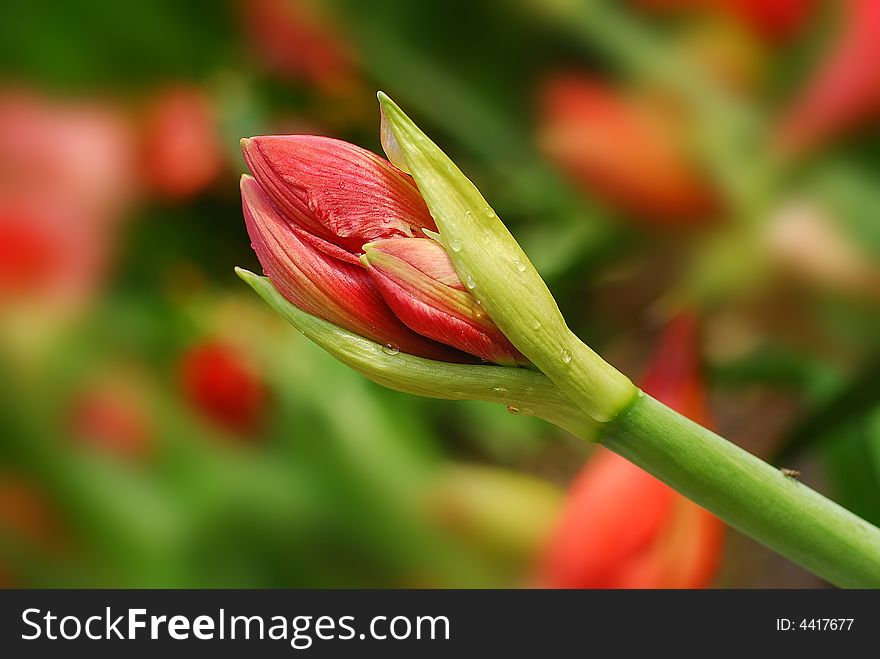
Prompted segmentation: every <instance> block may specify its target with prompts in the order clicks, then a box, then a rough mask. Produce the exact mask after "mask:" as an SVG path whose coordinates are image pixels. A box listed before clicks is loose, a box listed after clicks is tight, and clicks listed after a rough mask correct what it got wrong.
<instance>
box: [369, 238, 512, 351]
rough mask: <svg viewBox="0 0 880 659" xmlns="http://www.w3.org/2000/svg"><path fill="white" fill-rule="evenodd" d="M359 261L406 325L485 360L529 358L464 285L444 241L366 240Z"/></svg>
mask: <svg viewBox="0 0 880 659" xmlns="http://www.w3.org/2000/svg"><path fill="white" fill-rule="evenodd" d="M361 261H362V262H363V263H364V265H365V266H366V268H367V271H368V272H369V273H370V276H371V277H372V278H373V282H374V283H375V284H376V288H378V290H379V292H380V293H381V294H382V297H383V298H385V301H386V302H387V303H388V306H390V307H391V309H392V310H393V311H394V313H395V314H396V315H397V317H398V318H400V319H401V320H402V321H403V322H404V323H406V325H407V326H408V327H410V328H411V329H413V330H415V331H416V332H418V333H419V334H421V335H423V336H427V337H429V338H432V339H436V340H437V341H443V342H444V343H447V344H448V345H451V346H454V347H456V348H459V349H460V350H463V351H465V352H467V353H470V354H472V355H476V356H477V357H480V358H481V359H483V360H485V361H487V362H494V363H496V364H508V365H513V364H516V363H527V360H526V358H525V357H523V356H522V355H521V354H520V353H519V351H518V350H517V349H516V348H514V347H513V345H511V343H510V341H508V340H507V338H506V337H505V336H504V334H502V333H501V331H500V330H499V329H498V328H497V327H496V326H495V323H493V322H492V320H491V319H490V318H489V316H488V315H486V312H485V310H484V309H483V307H482V305H481V304H480V302H479V301H478V300H476V299H475V298H474V297H473V296H472V295H471V294H470V293H469V292H468V290H467V285H466V284H462V282H461V280H460V279H459V278H458V275H457V274H456V272H455V268H453V267H452V261H450V260H449V255H448V254H447V253H446V250H445V249H444V248H443V246H442V245H440V244H439V243H437V242H436V241H434V240H425V239H423V238H386V239H383V240H377V241H374V242H372V243H367V244H366V245H364V255H363V256H362V257H361Z"/></svg>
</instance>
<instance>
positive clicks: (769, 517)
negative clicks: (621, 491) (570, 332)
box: [604, 394, 880, 588]
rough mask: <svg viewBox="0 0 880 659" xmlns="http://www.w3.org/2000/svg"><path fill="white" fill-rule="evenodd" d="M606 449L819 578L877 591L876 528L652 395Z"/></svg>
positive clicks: (622, 420) (629, 414) (617, 424)
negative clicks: (658, 400)
mask: <svg viewBox="0 0 880 659" xmlns="http://www.w3.org/2000/svg"><path fill="white" fill-rule="evenodd" d="M604 444H605V445H606V446H607V447H608V448H610V449H611V450H613V451H615V452H616V453H619V454H620V455H622V456H623V457H625V458H626V459H628V460H630V461H631V462H633V463H635V464H636V465H638V466H639V467H641V468H642V469H644V470H645V471H647V472H649V473H651V474H653V475H654V476H656V477H657V478H659V479H660V480H662V481H664V482H665V483H667V484H668V485H670V486H671V487H673V488H675V489H676V490H678V491H679V492H681V493H682V494H684V495H685V496H687V497H688V498H690V499H692V500H693V501H695V502H696V503H698V504H699V505H701V506H703V507H704V508H706V509H707V510H709V511H711V512H713V513H715V514H716V515H717V516H718V517H720V518H721V519H723V520H724V521H725V522H727V523H728V524H730V525H731V526H733V527H734V528H737V529H739V530H740V531H742V532H743V533H745V534H747V535H749V536H751V537H752V538H754V539H755V540H757V541H758V542H761V543H762V544H765V545H766V546H768V547H770V548H771V549H773V550H774V551H777V552H778V553H780V554H782V555H783V556H785V557H787V558H789V559H791V560H792V561H794V562H795V563H798V564H799V565H801V566H803V567H805V568H806V569H808V570H810V571H811V572H813V573H815V574H817V575H818V576H820V577H822V578H823V579H826V580H827V581H829V582H831V583H833V584H835V585H837V586H842V587H855V588H877V587H880V529H878V528H877V527H875V526H872V525H871V524H869V523H867V522H865V521H864V520H862V519H861V518H859V517H857V516H856V515H854V514H852V513H851V512H849V511H848V510H846V509H845V508H842V507H841V506H839V505H837V504H836V503H834V502H833V501H830V500H829V499H826V498H825V497H823V496H822V495H821V494H819V493H818V492H816V491H815V490H811V489H810V488H809V487H807V486H806V485H804V484H802V483H800V482H799V481H798V480H796V479H795V478H791V477H789V476H786V475H784V474H783V473H782V472H781V471H780V470H778V469H775V468H774V467H771V466H770V465H768V464H767V463H766V462H764V461H762V460H760V459H759V458H756V457H755V456H753V455H751V454H750V453H747V452H746V451H744V450H742V449H741V448H739V447H738V446H736V445H734V444H732V443H730V442H728V441H727V440H725V439H723V438H722V437H719V436H718V435H716V434H715V433H713V432H711V431H710V430H707V429H706V428H703V427H702V426H700V425H698V424H696V423H694V422H692V421H690V420H688V419H687V418H685V417H683V416H682V415H680V414H678V413H677V412H674V411H673V410H671V409H669V408H668V407H666V406H665V405H663V404H662V403H659V402H657V401H656V400H654V399H653V398H651V397H650V396H647V395H645V394H642V395H640V396H639V397H638V398H637V399H636V401H635V403H634V404H633V405H632V407H630V408H629V409H628V410H626V411H625V412H623V413H622V414H621V415H620V416H619V417H618V418H617V419H616V420H615V421H614V422H613V423H611V424H609V430H608V432H607V435H606V439H605V440H604Z"/></svg>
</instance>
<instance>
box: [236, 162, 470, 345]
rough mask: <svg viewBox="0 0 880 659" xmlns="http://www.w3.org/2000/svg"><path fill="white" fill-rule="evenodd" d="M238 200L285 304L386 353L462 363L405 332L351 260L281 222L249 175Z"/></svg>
mask: <svg viewBox="0 0 880 659" xmlns="http://www.w3.org/2000/svg"><path fill="white" fill-rule="evenodd" d="M241 198H242V208H243V211H244V217H245V222H246V224H247V229H248V233H249V234H250V237H251V242H252V244H253V247H254V250H255V251H256V253H257V257H258V258H259V260H260V263H261V264H262V266H263V269H264V270H265V271H266V274H267V275H268V276H269V278H270V279H271V280H272V283H273V284H274V285H275V286H276V287H277V288H278V290H279V291H280V292H281V294H282V295H284V297H285V298H287V299H288V300H289V301H290V302H292V303H293V304H295V305H297V306H298V307H300V308H301V309H303V310H305V311H308V312H309V313H311V314H313V315H315V316H319V317H320V318H324V319H325V320H328V321H330V322H331V323H334V324H335V325H339V326H341V327H345V328H347V329H350V330H352V331H353V332H355V333H357V334H360V335H361V336H364V337H367V338H369V339H372V340H373V341H376V342H377V343H381V344H383V345H386V346H388V347H389V349H393V350H402V351H403V352H407V353H409V354H413V355H419V356H422V357H428V358H430V359H438V360H442V361H462V360H463V358H464V355H462V354H461V353H458V352H457V351H455V350H453V349H451V348H447V347H446V346H442V345H440V344H438V343H435V342H433V341H431V340H429V339H426V338H424V337H422V336H420V335H418V334H416V333H415V332H413V331H412V330H410V329H409V328H407V327H406V326H405V325H404V324H403V323H402V322H401V321H400V320H398V319H397V318H396V317H395V316H394V313H393V312H392V311H391V309H390V308H389V307H388V305H387V304H385V301H384V300H383V299H382V296H381V294H380V293H379V291H378V290H377V288H376V287H375V286H374V284H373V281H372V278H371V277H370V275H369V274H368V273H367V271H366V270H365V269H364V268H363V266H362V265H361V264H360V263H358V261H357V258H356V257H354V256H353V255H351V254H350V253H349V252H346V251H345V250H344V249H342V248H340V247H337V246H336V245H333V244H332V243H329V242H327V241H325V240H324V239H322V238H320V237H318V236H315V235H313V234H310V233H309V232H308V230H307V229H305V228H303V227H301V226H298V225H297V224H296V222H291V221H289V220H288V219H287V218H285V217H283V216H282V215H281V214H280V213H279V211H278V210H277V209H276V207H275V206H274V205H273V203H272V202H271V201H270V200H269V197H268V196H267V195H266V194H265V193H264V192H263V189H262V188H261V187H260V186H259V185H258V184H257V182H256V181H255V180H254V179H252V178H250V177H248V176H244V177H242V180H241ZM361 203H362V204H365V203H368V200H363V201H361ZM425 240H426V241H427V239H425Z"/></svg>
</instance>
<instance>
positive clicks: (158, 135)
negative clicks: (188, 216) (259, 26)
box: [143, 85, 223, 201]
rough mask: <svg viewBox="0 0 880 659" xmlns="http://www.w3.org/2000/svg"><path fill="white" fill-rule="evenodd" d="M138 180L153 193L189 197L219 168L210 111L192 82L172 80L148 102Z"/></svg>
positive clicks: (170, 197)
mask: <svg viewBox="0 0 880 659" xmlns="http://www.w3.org/2000/svg"><path fill="white" fill-rule="evenodd" d="M143 167H144V172H143V175H144V179H145V181H146V184H147V185H148V186H149V188H150V190H151V191H152V192H153V193H154V194H156V195H157V196H159V197H161V198H164V199H168V200H171V201H180V200H183V199H187V198H189V197H192V196H193V195H195V194H197V193H199V192H201V191H202V190H204V189H205V188H206V187H208V186H209V185H211V184H212V183H213V182H214V181H215V180H216V179H217V176H218V175H219V174H220V172H221V170H222V168H223V153H222V150H221V147H220V139H219V136H218V128H217V122H216V119H215V117H214V110H213V108H212V106H211V102H210V100H209V99H208V97H207V95H206V94H205V93H204V92H203V91H202V90H201V89H199V88H198V87H195V86H184V85H178V86H173V87H169V88H167V89H164V90H162V91H160V92H159V93H158V94H156V96H155V97H154V98H153V99H152V100H151V101H150V104H149V107H148V109H147V117H146V124H145V126H144V136H143Z"/></svg>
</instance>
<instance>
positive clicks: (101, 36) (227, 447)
mask: <svg viewBox="0 0 880 659" xmlns="http://www.w3.org/2000/svg"><path fill="white" fill-rule="evenodd" d="M878 61H880V3H878V2H875V1H874V0H850V1H848V2H822V1H821V0H706V1H704V2H698V1H696V0H627V1H625V2H623V1H621V2H599V1H598V0H592V1H590V0H553V1H552V2H551V1H544V0H509V1H505V0H482V1H480V2H476V1H473V0H471V1H464V0H442V1H440V0H437V1H436V2H435V1H427V0H424V1H420V2H412V1H411V0H387V1H384V2H370V1H362V0H332V1H327V2H321V1H320V0H313V1H309V0H238V1H233V2H230V1H226V2H208V1H198V2H196V1H194V2H176V1H173V0H129V1H128V2H125V3H119V2H110V1H109V0H67V1H66V2H50V1H49V0H27V1H25V0H6V1H5V2H3V3H2V7H0V583H2V584H3V585H5V586H14V587H17V586H33V587H48V586H55V587H68V586H95V587H97V586H109V587H123V586H130V587H141V586H177V587H239V586H253V587H286V586H321V587H323V586H395V587H448V586H457V587H484V586H501V587H506V586H541V585H553V586H573V587H577V586H584V587H589V586H609V587H615V586H640V587H663V586H681V587H706V586H714V587H763V586H774V587H812V586H821V585H823V584H822V582H820V581H819V580H818V579H816V578H815V577H813V576H811V575H810V574H808V573H806V572H804V571H803V570H801V569H800V568H798V567H796V566H794V565H792V564H790V563H788V562H787V561H785V560H783V559H781V558H779V557H777V556H775V555H773V554H772V553H771V552H769V551H767V550H766V549H764V548H762V547H760V546H759V545H757V544H756V543H754V542H753V541H751V540H749V539H748V538H745V537H743V536H741V535H739V534H738V533H736V532H735V531H733V530H730V529H727V530H725V529H723V527H722V525H720V524H719V523H717V522H715V521H714V519H711V518H707V517H708V516H706V515H694V514H691V513H693V511H689V509H687V508H686V507H683V505H682V503H681V502H680V501H678V500H677V499H675V498H674V496H673V495H671V494H670V493H669V491H667V490H665V489H663V488H661V487H659V486H657V485H656V483H654V482H651V481H650V479H648V480H647V481H646V480H645V478H644V477H642V476H641V475H640V473H638V472H634V471H633V469H629V468H627V467H626V466H625V465H623V466H622V465H621V464H620V463H617V462H616V461H614V460H613V459H610V458H609V457H608V455H609V454H600V453H601V452H602V451H604V449H594V448H593V447H592V446H591V445H589V444H586V443H584V442H582V441H579V440H576V439H574V438H572V437H570V436H568V435H566V434H565V433H564V432H562V431H560V430H557V429H555V428H553V427H551V426H548V425H546V424H544V423H542V422H540V421H538V420H536V419H533V418H529V417H528V416H526V415H523V414H508V413H507V412H506V411H505V410H504V409H503V408H501V407H495V406H491V405H488V404H480V403H453V402H443V401H431V400H422V399H417V398H414V397H410V396H406V395H403V394H398V393H395V392H391V391H387V390H384V389H382V388H380V387H379V386H377V385H374V384H373V383H371V382H368V381H366V380H364V379H363V378H361V377H360V376H358V375H357V374H355V373H353V372H350V371H349V370H347V369H346V368H345V367H344V366H342V365H341V364H338V363H336V362H335V361H334V360H333V359H332V358H331V357H329V356H328V355H326V354H325V353H323V352H322V351H321V350H319V349H318V348H316V347H315V346H313V345H311V344H309V343H308V342H307V341H306V340H305V339H304V338H303V337H301V336H300V335H299V334H298V333H297V332H296V331H294V330H293V329H292V328H290V327H288V326H286V325H285V324H284V323H283V321H281V320H280V318H278V317H276V316H275V315H273V313H272V312H271V311H270V310H269V309H268V308H267V307H266V306H265V305H264V304H263V303H261V301H260V300H259V299H258V298H256V296H255V295H254V294H253V293H252V292H251V291H250V290H249V289H248V288H247V287H246V286H245V285H244V284H242V283H241V282H240V281H239V280H237V278H236V277H235V275H234V273H233V267H234V266H236V265H240V266H243V267H247V268H249V269H252V270H255V271H259V264H258V263H257V262H256V259H255V257H254V255H253V253H252V252H251V250H250V246H249V241H248V238H247V233H246V231H245V229H244V223H243V221H242V218H241V209H240V200H239V196H238V184H237V180H238V177H239V175H240V174H241V173H242V172H243V171H244V163H243V161H242V158H241V156H240V152H239V145H238V141H239V138H240V137H242V136H249V135H257V134H268V133H273V134H274V133H303V132H304V133H318V134H326V135H333V136H336V137H340V138H343V139H347V140H349V141H352V142H354V143H356V144H360V145H362V146H365V147H368V148H371V149H373V150H376V151H379V143H378V111H377V104H376V102H375V92H376V90H377V89H382V90H384V91H386V92H387V93H388V94H389V95H391V96H392V97H393V98H394V99H395V100H396V101H397V102H398V103H400V104H401V106H402V107H403V108H404V109H405V110H406V111H407V112H408V113H409V114H410V115H411V116H412V117H413V118H414V119H415V120H416V121H417V123H419V124H420V125H421V126H422V127H423V128H424V129H425V130H426V131H427V132H428V133H429V134H430V135H432V136H433V138H434V139H435V140H436V141H437V142H438V143H439V144H440V145H441V146H442V147H443V148H444V149H445V150H446V151H447V152H448V153H449V154H450V155H451V156H452V157H453V158H454V159H455V160H456V161H457V162H458V163H459V165H460V166H461V168H462V169H463V170H464V171H465V172H466V173H467V174H468V175H469V176H470V177H471V178H472V179H473V180H474V181H475V182H476V183H477V185H478V186H479V187H480V188H481V190H482V191H483V193H484V195H485V196H486V197H487V198H488V199H490V200H491V202H492V204H493V206H494V207H495V209H496V210H497V211H498V212H499V214H500V215H501V217H503V218H504V219H505V221H506V222H507V223H508V224H509V226H510V227H511V228H512V230H513V231H514V233H515V235H516V236H517V237H518V238H519V239H520V240H521V242H522V244H523V246H524V248H525V250H526V252H527V253H528V254H529V255H530V256H531V257H532V258H533V260H534V261H535V263H536V265H537V266H538V268H539V270H540V271H541V272H542V274H543V275H544V276H545V278H546V279H547V281H548V283H549V285H550V287H551V289H552V290H553V292H554V293H555V294H556V296H557V299H558V301H559V303H560V306H561V307H562V309H563V311H564V313H565V314H566V316H567V318H568V319H569V321H570V324H571V326H572V327H573V328H574V329H575V330H576V331H577V332H578V333H579V335H580V336H581V337H583V338H584V339H585V340H586V341H587V342H588V343H589V344H590V345H591V346H593V347H594V348H596V349H597V350H598V351H599V352H600V353H601V354H602V355H603V356H605V357H606V358H607V359H608V360H609V361H611V362H612V363H613V364H615V365H616V366H618V367H619V368H620V369H621V370H623V371H624V372H625V373H627V374H628V375H629V376H630V377H632V378H633V379H635V380H637V381H639V382H642V383H643V384H644V385H645V386H646V388H649V390H652V391H656V392H658V395H661V394H663V393H664V392H666V394H667V397H671V398H673V399H675V401H676V405H677V406H678V407H679V408H680V409H681V410H682V411H683V412H685V413H689V414H691V415H693V416H700V417H701V419H702V420H703V421H704V422H706V423H709V424H711V425H713V426H714V427H715V428H717V429H718V430H719V431H720V432H721V433H722V434H724V435H725V436H727V437H729V438H731V439H732V440H733V441H735V442H737V443H739V444H740V445H742V446H744V447H746V448H747V449H748V450H750V451H753V452H755V453H757V454H758V455H760V456H762V457H763V458H765V459H767V460H769V461H771V462H772V463H773V464H776V465H778V466H780V467H785V468H789V469H793V470H798V471H799V472H800V475H799V476H797V475H795V474H792V477H799V478H800V479H801V480H803V481H804V482H806V483H808V484H809V485H810V486H811V487H814V488H816V489H818V490H820V491H821V492H823V493H825V494H827V495H828V496H830V497H832V498H833V499H835V500H837V501H839V502H841V503H842V504H844V505H845V506H847V507H849V508H850V509H852V510H854V511H855V512H857V513H858V514H860V515H862V516H863V517H865V518H866V519H868V520H870V521H872V522H874V523H878V522H880V480H878V475H880V363H878V337H880V332H878V329H880V313H878V310H880V307H878V302H880V259H878V256H880V191H878V190H880V188H878V181H880V177H878V171H880V169H878V168H880V160H878V154H880V134H878V131H877V125H878V118H880V69H878V67H877V62H878ZM670 392H671V393H670ZM591 460H592V462H591ZM585 465H586V467H585Z"/></svg>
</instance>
